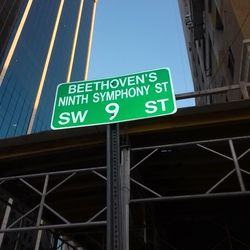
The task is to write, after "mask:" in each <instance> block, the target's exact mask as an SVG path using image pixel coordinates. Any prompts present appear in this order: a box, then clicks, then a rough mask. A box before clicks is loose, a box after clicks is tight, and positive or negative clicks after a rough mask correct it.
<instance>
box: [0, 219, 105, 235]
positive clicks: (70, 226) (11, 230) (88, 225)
mask: <svg viewBox="0 0 250 250" xmlns="http://www.w3.org/2000/svg"><path fill="white" fill-rule="evenodd" d="M105 225H106V221H94V222H90V223H88V222H81V223H71V224H56V225H46V226H34V227H20V228H9V229H2V230H0V233H8V232H19V231H32V230H46V229H61V228H74V227H96V226H105Z"/></svg>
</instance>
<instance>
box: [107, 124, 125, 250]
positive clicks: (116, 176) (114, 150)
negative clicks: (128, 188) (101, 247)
mask: <svg viewBox="0 0 250 250" xmlns="http://www.w3.org/2000/svg"><path fill="white" fill-rule="evenodd" d="M120 167H121V165H120V138H119V125H118V124H111V125H108V126H107V248H106V249H108V250H123V248H122V247H123V244H122V241H123V239H122V209H121V207H122V205H121V178H120Z"/></svg>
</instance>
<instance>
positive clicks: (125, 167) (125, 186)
mask: <svg viewBox="0 0 250 250" xmlns="http://www.w3.org/2000/svg"><path fill="white" fill-rule="evenodd" d="M121 156H122V161H121V171H120V172H121V196H122V222H123V223H122V239H123V241H122V244H123V248H122V249H123V250H129V202H130V149H129V148H123V149H122V153H121Z"/></svg>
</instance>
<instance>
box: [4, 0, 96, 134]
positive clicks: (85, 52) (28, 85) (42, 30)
mask: <svg viewBox="0 0 250 250" xmlns="http://www.w3.org/2000/svg"><path fill="white" fill-rule="evenodd" d="M95 6H96V2H95V0H53V1H51V0H42V1H41V0H18V1H17V0H11V1H9V0H8V1H6V0H1V3H0V22H1V28H0V41H1V43H0V44H1V45H0V138H6V137H14V136H19V135H24V134H27V133H28V134H30V133H33V132H38V131H44V130H49V129H50V118H51V114H52V106H53V101H54V95H55V91H56V86H57V85H58V84H59V83H61V82H66V81H67V82H68V81H73V80H82V79H84V78H86V76H87V71H88V60H89V54H90V44H91V35H92V28H93V21H94V14H95Z"/></svg>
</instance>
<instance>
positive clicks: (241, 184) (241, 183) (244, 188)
mask: <svg viewBox="0 0 250 250" xmlns="http://www.w3.org/2000/svg"><path fill="white" fill-rule="evenodd" d="M229 146H230V150H231V153H232V156H233V161H234V167H235V170H236V174H237V177H238V180H239V184H240V189H241V191H243V192H244V191H246V187H245V184H244V181H243V178H242V174H241V171H240V166H239V162H238V158H237V155H236V152H235V148H234V143H233V140H229Z"/></svg>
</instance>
